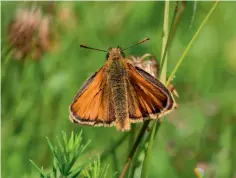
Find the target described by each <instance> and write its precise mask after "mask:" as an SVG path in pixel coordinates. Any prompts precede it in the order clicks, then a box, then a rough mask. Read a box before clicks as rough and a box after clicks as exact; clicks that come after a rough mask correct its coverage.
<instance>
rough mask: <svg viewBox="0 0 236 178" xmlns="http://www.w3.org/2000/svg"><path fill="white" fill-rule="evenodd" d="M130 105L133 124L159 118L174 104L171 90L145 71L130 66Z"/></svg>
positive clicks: (128, 80) (128, 81)
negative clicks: (145, 119)
mask: <svg viewBox="0 0 236 178" xmlns="http://www.w3.org/2000/svg"><path fill="white" fill-rule="evenodd" d="M127 90H128V92H127V93H128V103H129V104H128V105H129V117H130V119H131V122H138V121H142V120H143V118H145V117H151V118H158V117H159V116H161V115H163V114H165V112H166V111H168V110H171V109H172V107H173V104H174V100H173V97H172V95H171V93H170V92H169V90H168V89H167V88H166V87H165V86H164V85H163V84H162V83H161V82H159V81H158V80H157V79H155V78H154V77H153V76H151V75H150V74H148V73H147V72H145V71H144V70H142V69H140V68H138V67H134V66H133V65H132V64H128V79H127Z"/></svg>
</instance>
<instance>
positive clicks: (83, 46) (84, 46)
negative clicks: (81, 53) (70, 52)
mask: <svg viewBox="0 0 236 178" xmlns="http://www.w3.org/2000/svg"><path fill="white" fill-rule="evenodd" d="M80 47H81V48H87V49H92V50H96V51H103V52H108V51H106V50H103V49H97V48H91V47H88V46H86V45H80Z"/></svg>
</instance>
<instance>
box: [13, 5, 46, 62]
mask: <svg viewBox="0 0 236 178" xmlns="http://www.w3.org/2000/svg"><path fill="white" fill-rule="evenodd" d="M49 33H50V28H49V18H48V17H47V16H42V12H41V10H40V9H39V8H35V7H33V8H31V9H26V8H19V9H18V10H17V11H16V16H15V19H14V20H12V22H11V23H10V25H9V29H8V40H9V42H10V44H11V46H12V48H13V49H14V51H15V57H16V59H21V58H24V57H26V56H27V55H28V54H29V53H33V58H34V59H38V58H39V57H40V56H41V55H42V53H43V51H46V50H48V48H49ZM34 53H37V55H35V54H34Z"/></svg>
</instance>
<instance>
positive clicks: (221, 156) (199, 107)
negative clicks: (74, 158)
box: [1, 2, 236, 178]
mask: <svg viewBox="0 0 236 178" xmlns="http://www.w3.org/2000/svg"><path fill="white" fill-rule="evenodd" d="M196 5H197V6H196V7H197V8H196V11H194V3H193V2H188V3H187V4H186V7H185V11H184V14H183V17H182V19H181V21H180V24H179V26H178V31H177V33H176V36H175V38H174V41H173V43H172V45H171V48H170V52H169V56H168V74H170V73H171V71H172V70H173V68H174V66H175V64H176V63H177V61H178V59H179V57H180V56H181V54H182V53H183V51H184V49H185V47H186V46H187V44H188V42H189V41H190V40H191V38H192V36H193V34H194V33H195V31H196V30H197V28H198V27H199V25H200V24H201V22H202V21H203V19H204V17H205V16H206V14H207V13H208V11H209V10H210V8H211V7H212V5H213V2H198V3H197V4H196ZM32 6H33V7H38V8H40V9H41V19H47V22H48V21H49V22H50V23H49V25H48V26H47V25H46V26H45V29H44V30H45V31H46V32H49V33H48V34H49V35H45V36H46V37H45V38H46V39H44V38H43V37H42V38H39V39H37V38H36V40H41V41H42V40H44V42H45V40H46V42H48V45H46V47H45V45H44V46H43V45H41V46H40V47H38V48H39V49H40V50H38V48H37V50H38V51H37V50H36V52H35V51H34V52H33V53H30V54H29V55H27V57H25V58H24V59H22V58H20V57H19V53H17V52H16V50H15V51H12V50H9V49H10V42H9V33H12V35H13V36H14V35H17V34H15V33H17V30H13V31H11V32H9V31H10V30H9V28H10V27H9V26H10V24H11V22H12V21H13V20H14V19H15V18H16V17H15V16H16V11H17V9H18V8H29V9H30V8H32ZM174 6H175V2H171V3H170V12H171V14H170V17H172V14H173V10H174ZM235 10H236V3H235V2H220V3H219V6H218V7H217V9H216V10H215V12H214V13H213V14H212V16H211V17H210V19H209V21H208V22H207V24H206V25H205V26H204V28H203V30H202V31H201V33H200V35H199V37H198V39H197V40H196V41H195V43H194V45H193V46H192V48H191V49H190V52H189V53H188V55H187V57H186V58H185V60H184V62H183V63H182V65H181V66H180V68H179V70H178V71H177V73H176V76H175V78H174V80H173V84H174V85H175V88H176V89H177V91H178V93H179V98H176V101H177V103H178V104H179V108H178V109H177V110H176V111H175V112H173V113H171V114H170V115H168V116H167V117H166V118H165V119H164V120H163V124H162V126H161V128H160V130H159V132H158V134H157V137H156V139H155V142H154V147H153V154H152V156H153V157H152V163H151V166H150V174H149V177H150V178H156V177H171V178H172V177H173V178H175V177H187V178H190V177H196V176H195V175H194V168H195V167H203V168H204V170H205V172H206V174H207V176H206V177H212V178H213V177H220V178H221V177H222V178H233V177H235V176H236V152H235V150H236V102H235V99H236V90H235V88H236V21H235V16H236V11H235ZM163 14H164V3H163V2H54V3H53V2H50V3H49V2H48V3H47V2H44V3H43V2H34V3H32V2H1V32H2V33H1V50H2V54H1V85H2V87H1V94H2V95H1V96H2V100H1V101H2V104H1V116H2V120H1V121H2V122H1V124H2V125H1V137H2V147H1V148H2V149H1V159H2V160H1V161H2V162H1V163H2V164H1V166H2V177H4V178H5V177H9V178H15V177H38V172H37V171H36V169H35V168H34V167H33V166H32V165H31V163H30V162H29V159H32V160H34V161H35V162H36V163H37V164H38V165H39V166H43V167H44V169H47V168H48V167H51V165H52V155H51V153H50V150H49V148H48V145H47V142H46V139H45V137H46V136H48V137H49V139H50V140H52V142H53V141H54V140H55V138H56V136H60V135H61V130H64V131H66V132H67V133H68V135H69V133H70V132H71V131H72V130H74V131H75V132H76V133H78V132H79V131H80V130H81V129H83V132H84V134H83V135H84V140H85V141H87V140H91V141H92V142H91V144H90V146H89V149H87V150H86V153H85V155H84V157H82V158H81V159H80V160H81V162H83V161H85V160H87V159H88V157H90V156H94V155H96V154H101V155H102V154H103V153H104V152H106V150H109V148H111V147H112V145H114V144H115V143H116V141H117V140H119V138H121V137H123V136H124V135H125V134H128V137H126V138H127V139H125V140H124V142H122V143H121V144H120V145H119V146H118V147H117V149H116V150H115V154H114V152H112V153H109V152H108V153H107V154H108V156H107V157H106V158H105V159H102V164H103V165H106V164H110V168H109V176H108V177H112V175H113V174H114V173H116V172H118V174H119V173H120V171H121V170H122V168H123V166H124V163H125V161H126V158H127V154H128V152H129V150H130V148H131V145H132V142H133V140H132V138H133V136H134V127H135V129H138V128H140V126H141V125H142V124H141V123H139V124H135V125H134V124H133V125H132V128H133V129H132V130H133V131H131V132H130V133H122V132H117V131H116V129H115V127H111V128H103V127H100V128H93V127H88V126H80V125H75V124H72V123H71V122H70V120H69V119H68V107H69V105H70V104H71V102H72V100H73V97H74V95H75V94H76V92H77V91H78V89H79V88H80V87H81V85H82V83H83V82H84V81H85V80H86V79H87V78H88V77H89V76H91V75H92V74H93V73H94V72H95V71H97V70H98V69H99V68H100V67H101V66H102V65H103V64H104V62H105V54H104V53H102V52H98V51H91V50H86V49H81V48H79V45H80V44H87V45H89V46H91V47H96V48H101V49H107V48H108V47H110V46H111V47H116V46H117V45H120V46H122V47H127V46H129V45H132V44H134V43H136V42H138V41H139V40H141V39H143V38H144V37H149V38H150V39H151V40H150V41H149V42H147V43H145V44H142V45H139V46H137V47H135V48H132V49H130V50H127V51H126V55H131V54H132V55H135V56H142V55H143V54H145V53H151V54H153V55H155V56H156V58H157V60H159V59H160V56H161V41H162V28H163V27H162V26H163ZM193 17H194V20H193V21H192V18H193ZM19 18H22V19H24V18H25V17H23V15H22V17H19V16H18V19H19ZM46 27H47V28H46ZM45 31H44V32H45ZM46 32H45V33H46ZM42 46H43V47H42ZM42 48H43V50H42ZM138 160H139V161H142V160H143V153H141V154H140V155H139V156H138V157H137V160H136V161H138ZM140 171H141V165H139V166H138V167H137V169H136V170H135V174H134V175H135V177H139V175H140Z"/></svg>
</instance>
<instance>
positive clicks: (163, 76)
mask: <svg viewBox="0 0 236 178" xmlns="http://www.w3.org/2000/svg"><path fill="white" fill-rule="evenodd" d="M169 9H170V3H169V1H168V0H166V1H165V10H164V24H163V33H164V35H163V37H162V60H163V61H164V62H163V61H162V62H163V67H162V70H161V77H160V80H161V82H162V83H164V84H165V82H166V73H167V51H168V50H167V41H168V38H169V37H170V35H169V34H168V33H169ZM167 34H168V35H167ZM164 53H165V56H164ZM160 125H161V122H159V120H157V121H155V122H154V124H153V127H152V132H151V135H150V138H149V141H148V147H147V151H146V154H145V158H144V162H143V167H142V172H141V177H142V178H148V173H149V166H150V163H151V158H152V147H153V143H154V139H155V135H156V134H157V130H158V128H159V127H160Z"/></svg>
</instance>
